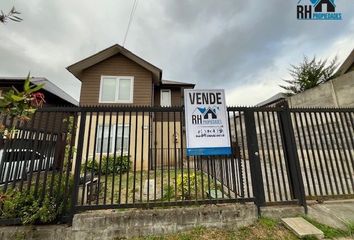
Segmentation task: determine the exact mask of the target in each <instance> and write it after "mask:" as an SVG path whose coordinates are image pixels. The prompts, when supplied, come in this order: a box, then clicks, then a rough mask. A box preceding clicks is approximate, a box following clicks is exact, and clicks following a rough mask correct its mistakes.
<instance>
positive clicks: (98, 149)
mask: <svg viewBox="0 0 354 240" xmlns="http://www.w3.org/2000/svg"><path fill="white" fill-rule="evenodd" d="M114 127H115V126H114V125H112V126H111V135H110V141H109V149H108V150H109V152H112V146H113V141H114V136H113V135H114ZM102 131H104V132H103V140H102ZM108 136H109V125H105V126H104V129H103V126H102V125H100V126H98V129H97V143H96V152H97V153H101V144H103V145H102V153H107V148H108Z"/></svg>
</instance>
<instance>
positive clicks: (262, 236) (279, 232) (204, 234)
mask: <svg viewBox="0 0 354 240" xmlns="http://www.w3.org/2000/svg"><path fill="white" fill-rule="evenodd" d="M304 218H306V220H308V221H309V222H311V223H312V224H313V225H315V226H316V227H317V228H319V229H320V230H322V231H323V232H324V235H325V238H326V239H336V238H340V237H350V236H351V235H350V232H353V230H354V223H351V224H349V225H348V227H349V229H350V230H349V231H342V230H338V229H334V228H331V227H329V226H326V225H324V224H321V223H318V222H316V221H314V220H313V219H310V218H308V217H306V216H305V217H304ZM352 237H353V236H352ZM133 239H135V240H199V239H202V240H203V239H204V240H237V239H239V240H248V239H252V240H253V239H254V240H283V239H287V240H296V239H299V238H298V237H297V236H295V235H294V234H293V233H292V232H290V231H289V230H288V229H286V228H285V227H284V225H283V224H282V223H281V222H280V221H278V220H274V219H271V218H266V217H262V218H260V219H258V221H257V222H256V223H255V224H253V225H250V226H247V227H242V228H239V229H238V230H227V229H217V228H205V227H196V228H194V229H192V230H190V231H186V232H181V233H176V234H168V235H164V236H146V237H139V238H133ZM303 239H304V240H316V239H317V238H316V237H305V238H303Z"/></svg>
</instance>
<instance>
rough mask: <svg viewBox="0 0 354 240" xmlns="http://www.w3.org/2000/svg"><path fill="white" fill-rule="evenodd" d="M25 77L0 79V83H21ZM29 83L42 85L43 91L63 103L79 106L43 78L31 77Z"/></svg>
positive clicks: (73, 99)
mask: <svg viewBox="0 0 354 240" xmlns="http://www.w3.org/2000/svg"><path fill="white" fill-rule="evenodd" d="M25 80H26V77H0V81H2V82H4V81H6V82H21V81H23V82H24V81H25ZM30 82H31V83H32V84H34V85H39V84H42V83H43V84H44V86H43V90H45V91H47V92H50V93H51V94H53V95H55V96H57V97H59V98H61V99H63V100H64V101H66V102H68V103H70V104H73V105H75V106H78V105H79V102H78V101H77V100H76V99H75V98H73V97H72V96H70V95H69V94H67V93H66V92H65V91H64V90H63V89H61V88H59V87H58V86H57V85H55V84H54V83H52V82H51V81H49V80H48V79H46V78H44V77H32V78H30Z"/></svg>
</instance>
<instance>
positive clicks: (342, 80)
mask: <svg viewBox="0 0 354 240" xmlns="http://www.w3.org/2000/svg"><path fill="white" fill-rule="evenodd" d="M288 102H289V105H290V106H291V107H353V106H354V71H352V72H349V73H347V74H344V75H342V76H340V77H338V78H336V79H334V80H332V81H329V82H327V83H324V84H321V85H319V86H317V87H315V88H312V89H309V90H306V91H305V92H303V93H299V94H296V95H294V96H292V97H290V98H288Z"/></svg>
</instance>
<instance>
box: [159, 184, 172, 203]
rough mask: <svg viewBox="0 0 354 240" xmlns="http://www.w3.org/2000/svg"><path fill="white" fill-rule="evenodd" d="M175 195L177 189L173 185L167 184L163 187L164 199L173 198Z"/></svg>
mask: <svg viewBox="0 0 354 240" xmlns="http://www.w3.org/2000/svg"><path fill="white" fill-rule="evenodd" d="M174 196H175V190H174V188H173V187H172V186H165V187H164V189H163V199H162V200H163V201H168V200H171V199H173V198H174Z"/></svg>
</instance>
